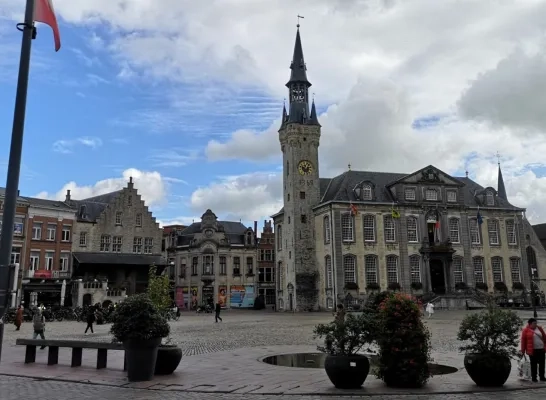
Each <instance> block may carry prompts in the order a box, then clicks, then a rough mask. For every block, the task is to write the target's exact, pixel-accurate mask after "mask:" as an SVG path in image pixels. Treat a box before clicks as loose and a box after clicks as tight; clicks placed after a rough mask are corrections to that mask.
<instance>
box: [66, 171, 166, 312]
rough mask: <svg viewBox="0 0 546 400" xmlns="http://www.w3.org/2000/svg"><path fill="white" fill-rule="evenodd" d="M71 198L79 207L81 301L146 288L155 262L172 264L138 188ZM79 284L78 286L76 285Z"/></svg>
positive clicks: (76, 242)
mask: <svg viewBox="0 0 546 400" xmlns="http://www.w3.org/2000/svg"><path fill="white" fill-rule="evenodd" d="M65 203H66V204H67V205H70V206H71V207H74V208H75V210H76V223H75V227H74V231H73V247H72V251H73V258H74V265H73V271H74V273H73V276H74V278H79V279H80V280H79V281H77V282H76V283H75V285H74V286H75V287H74V288H73V302H74V304H77V305H84V304H95V303H103V302H104V301H114V302H115V301H118V300H120V299H122V298H124V297H125V296H126V295H130V294H133V293H141V292H143V291H145V290H146V287H147V283H148V271H149V268H150V266H151V265H156V266H157V267H158V268H159V269H160V270H163V268H164V267H165V266H166V260H165V259H164V258H163V257H162V251H161V244H162V239H163V233H162V229H161V228H160V227H159V224H158V223H157V222H156V220H155V218H154V217H153V216H152V213H151V212H150V211H149V210H148V207H147V206H146V204H145V203H144V200H142V198H141V196H140V194H138V191H137V190H136V189H135V188H134V184H133V179H132V178H130V180H129V183H128V184H127V187H125V188H123V189H121V190H118V191H115V192H111V193H107V194H103V195H100V196H96V197H92V198H88V199H83V200H74V199H72V198H71V196H70V191H68V192H67V195H66V200H65ZM74 289H75V290H74Z"/></svg>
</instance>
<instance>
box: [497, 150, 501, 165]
mask: <svg viewBox="0 0 546 400" xmlns="http://www.w3.org/2000/svg"><path fill="white" fill-rule="evenodd" d="M500 159H501V155H500V154H499V152H498V151H497V163H498V164H499V165H500Z"/></svg>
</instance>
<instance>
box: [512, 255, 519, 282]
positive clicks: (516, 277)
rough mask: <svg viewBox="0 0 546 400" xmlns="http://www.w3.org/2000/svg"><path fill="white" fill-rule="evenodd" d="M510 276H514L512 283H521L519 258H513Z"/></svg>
mask: <svg viewBox="0 0 546 400" xmlns="http://www.w3.org/2000/svg"><path fill="white" fill-rule="evenodd" d="M510 275H511V276H512V283H520V282H521V270H520V268H519V258H516V257H512V258H511V259H510Z"/></svg>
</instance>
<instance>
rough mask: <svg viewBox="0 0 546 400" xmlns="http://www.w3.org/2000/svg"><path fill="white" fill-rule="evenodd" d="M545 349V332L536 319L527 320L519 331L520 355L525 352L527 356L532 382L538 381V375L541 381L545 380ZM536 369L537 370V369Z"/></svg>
mask: <svg viewBox="0 0 546 400" xmlns="http://www.w3.org/2000/svg"><path fill="white" fill-rule="evenodd" d="M545 350H546V333H544V329H542V327H541V326H538V325H537V320H536V319H534V318H531V319H529V321H527V326H526V327H525V328H523V331H522V332H521V355H522V356H523V355H524V354H525V353H527V355H528V356H529V362H530V363H531V378H532V380H533V382H538V380H537V372H538V377H539V378H540V381H541V382H546V376H545V374H544V367H545ZM537 369H538V371H537Z"/></svg>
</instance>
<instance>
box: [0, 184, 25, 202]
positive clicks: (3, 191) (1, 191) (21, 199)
mask: <svg viewBox="0 0 546 400" xmlns="http://www.w3.org/2000/svg"><path fill="white" fill-rule="evenodd" d="M5 195H6V188H4V187H0V197H4V196H5ZM17 202H18V203H27V202H28V200H27V199H26V198H24V197H21V196H17Z"/></svg>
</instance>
